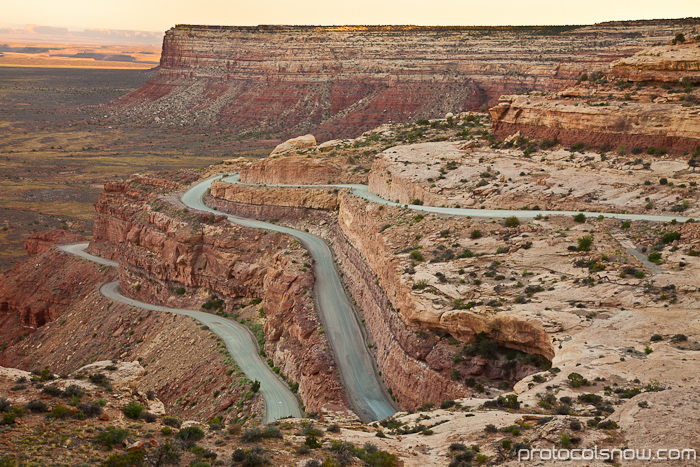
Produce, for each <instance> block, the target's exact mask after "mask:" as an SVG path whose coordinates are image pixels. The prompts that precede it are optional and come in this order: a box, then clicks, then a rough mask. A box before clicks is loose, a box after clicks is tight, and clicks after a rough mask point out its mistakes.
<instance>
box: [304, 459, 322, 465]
mask: <svg viewBox="0 0 700 467" xmlns="http://www.w3.org/2000/svg"><path fill="white" fill-rule="evenodd" d="M322 465H323V464H321V461H320V460H318V459H309V460H308V461H306V464H304V467H321V466H322Z"/></svg>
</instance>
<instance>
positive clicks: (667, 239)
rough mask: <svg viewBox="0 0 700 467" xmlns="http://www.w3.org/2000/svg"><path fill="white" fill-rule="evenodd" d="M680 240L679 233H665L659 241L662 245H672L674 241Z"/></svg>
mask: <svg viewBox="0 0 700 467" xmlns="http://www.w3.org/2000/svg"><path fill="white" fill-rule="evenodd" d="M680 239H681V234H680V233H679V232H666V233H664V234H663V235H662V236H661V241H662V242H664V243H673V242H674V241H676V240H680Z"/></svg>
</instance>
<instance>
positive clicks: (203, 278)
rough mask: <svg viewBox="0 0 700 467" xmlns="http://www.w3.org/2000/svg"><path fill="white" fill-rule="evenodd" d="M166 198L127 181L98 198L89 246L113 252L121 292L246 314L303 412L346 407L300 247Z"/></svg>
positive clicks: (173, 303) (233, 314) (95, 249)
mask: <svg viewBox="0 0 700 467" xmlns="http://www.w3.org/2000/svg"><path fill="white" fill-rule="evenodd" d="M132 185H134V181H132ZM171 203H177V202H176V201H175V198H174V197H170V196H165V197H154V196H152V195H149V194H148V192H147V190H145V189H137V188H132V187H131V186H127V184H114V185H110V186H108V187H106V191H105V193H103V194H101V195H100V199H99V201H98V203H97V204H96V211H97V214H96V218H95V234H94V241H93V242H92V245H91V247H90V248H91V250H92V251H96V252H100V253H103V254H106V253H107V252H109V251H110V250H111V251H113V253H112V256H113V257H115V258H117V259H118V260H119V263H120V268H119V277H120V283H121V286H120V288H121V290H122V292H123V293H126V294H129V295H132V296H135V297H138V298H140V299H142V300H144V301H148V302H158V303H164V304H166V305H169V306H174V307H190V308H194V309H197V308H199V307H200V306H202V305H203V304H204V305H206V303H216V301H217V300H221V304H220V305H217V307H216V308H215V310H216V311H218V312H220V313H225V314H226V315H227V316H232V317H234V318H235V317H236V316H238V313H243V312H244V311H245V312H246V313H247V316H246V317H245V318H246V319H247V320H248V321H249V322H250V323H252V324H256V325H261V326H264V328H263V331H264V337H265V342H264V351H265V352H266V353H267V355H268V357H270V358H271V359H272V362H274V366H276V367H279V368H280V370H281V374H283V375H285V376H286V377H287V378H288V380H289V381H290V384H293V383H297V384H298V391H299V395H300V397H301V398H302V400H303V402H304V404H305V406H306V408H307V410H309V411H315V412H318V411H321V410H330V411H340V412H344V411H345V410H346V403H345V396H344V392H343V389H342V386H341V385H340V379H339V377H338V374H337V372H336V370H335V366H334V361H333V358H332V356H331V354H330V352H329V351H328V346H327V343H326V342H325V340H324V337H323V335H322V334H319V333H318V330H319V329H320V323H319V321H318V318H317V316H316V314H315V309H314V303H313V299H312V298H311V297H310V295H308V294H307V293H306V292H307V291H308V290H309V289H310V288H311V287H312V285H313V276H312V272H311V271H309V270H308V269H307V268H306V267H304V266H303V264H304V262H305V261H308V260H306V259H305V258H304V254H305V251H304V250H302V249H301V248H300V247H299V245H298V243H296V242H293V241H292V240H291V239H290V238H289V237H287V236H285V235H282V234H274V233H268V232H263V231H260V230H257V229H247V228H243V227H239V226H235V225H232V224H230V223H228V222H225V221H223V218H222V216H212V215H210V214H206V213H197V212H187V210H186V209H183V208H180V207H179V205H177V204H176V205H173V204H171ZM251 303H253V304H255V303H260V307H258V306H250V304H251ZM246 307H247V308H246ZM243 308H245V310H243ZM258 308H260V311H259V309H258ZM241 318H243V316H241Z"/></svg>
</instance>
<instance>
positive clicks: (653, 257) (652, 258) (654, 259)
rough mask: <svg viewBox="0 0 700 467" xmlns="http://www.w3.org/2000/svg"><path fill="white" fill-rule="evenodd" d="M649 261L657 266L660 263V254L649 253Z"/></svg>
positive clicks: (656, 252) (655, 252)
mask: <svg viewBox="0 0 700 467" xmlns="http://www.w3.org/2000/svg"><path fill="white" fill-rule="evenodd" d="M648 258H649V261H650V262H652V263H655V264H659V263H660V262H661V253H659V252H658V251H652V252H651V253H649V256H648Z"/></svg>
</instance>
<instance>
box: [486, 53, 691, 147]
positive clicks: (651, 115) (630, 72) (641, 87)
mask: <svg viewBox="0 0 700 467" xmlns="http://www.w3.org/2000/svg"><path fill="white" fill-rule="evenodd" d="M699 60H700V49H699V48H698V47H697V45H696V44H689V45H677V46H660V47H654V48H651V49H647V50H644V51H643V52H640V53H638V54H637V55H634V56H632V57H628V58H624V59H622V60H618V61H615V62H613V63H612V65H611V70H610V72H609V73H607V75H605V76H602V75H591V79H590V80H583V81H581V82H580V84H579V85H577V86H575V87H572V88H568V89H565V90H563V91H561V92H559V93H556V94H550V95H547V96H544V97H543V96H540V95H519V96H514V95H510V96H501V98H500V99H499V103H498V105H497V106H495V107H493V108H491V109H490V112H491V117H492V119H493V131H494V133H495V134H496V135H498V136H500V137H507V136H509V135H514V134H516V133H518V132H519V134H520V135H522V136H527V137H531V138H537V139H550V140H554V139H556V140H558V141H559V142H560V143H562V144H572V145H573V144H576V143H585V144H588V145H591V146H600V147H604V148H608V149H619V148H620V147H621V146H622V147H623V149H622V150H623V152H624V148H626V149H627V150H630V149H632V148H635V147H639V148H643V149H646V148H648V147H654V148H657V149H659V148H663V149H664V150H665V151H667V152H670V153H676V154H678V153H684V152H685V153H688V152H692V151H693V150H694V149H695V147H696V146H698V145H700V114H699V113H698V107H697V102H698V100H699V97H698V96H699V94H698V92H697V91H696V90H694V86H693V83H697V82H698V81H700V70H698V65H697V64H698V61H699ZM620 79H621V80H620ZM614 80H619V81H617V82H616V84H615V85H613V84H612V82H613V81H614ZM631 82H636V83H637V84H636V87H634V88H633V87H632V85H631ZM659 83H664V86H663V87H661V88H657V87H656V84H659ZM668 83H673V85H674V86H671V85H670V84H668Z"/></svg>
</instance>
